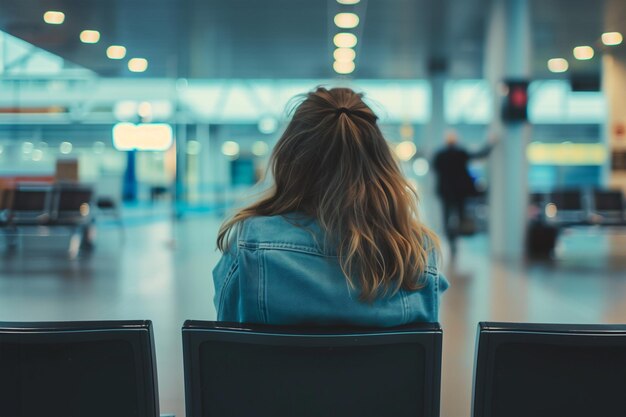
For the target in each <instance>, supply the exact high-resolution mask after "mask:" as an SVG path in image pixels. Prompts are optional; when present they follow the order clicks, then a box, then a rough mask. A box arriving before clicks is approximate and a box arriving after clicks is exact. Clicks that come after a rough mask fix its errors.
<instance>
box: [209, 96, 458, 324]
mask: <svg viewBox="0 0 626 417" xmlns="http://www.w3.org/2000/svg"><path fill="white" fill-rule="evenodd" d="M377 120H378V118H377V116H376V114H375V113H374V112H373V111H372V109H371V108H369V106H367V104H366V103H365V102H364V101H363V99H362V96H361V95H360V94H357V93H355V92H354V91H352V90H351V89H348V88H333V89H330V90H327V89H325V88H318V89H317V90H315V91H312V92H310V93H308V94H307V95H306V96H304V97H303V101H302V102H301V103H300V104H299V105H298V106H297V108H296V109H295V111H294V113H293V117H292V119H291V121H290V122H289V124H288V125H287V127H286V129H285V131H284V132H283V134H282V136H281V138H280V139H279V140H278V142H277V143H276V146H275V147H274V150H273V151H272V156H271V158H270V169H271V174H272V177H271V180H272V182H273V184H272V187H271V188H270V189H269V190H268V191H267V192H266V193H265V195H264V196H263V197H262V198H260V199H259V200H258V201H256V202H255V203H253V204H251V205H249V206H248V207H245V208H243V209H241V210H239V211H238V212H237V213H236V214H235V215H234V216H233V217H232V218H231V219H230V220H228V221H226V222H225V223H224V224H223V225H222V228H221V229H220V232H219V236H218V248H219V249H220V250H222V251H223V252H224V257H223V259H222V261H220V264H219V265H218V267H217V268H216V270H215V272H214V277H215V282H216V294H217V298H216V306H217V309H218V318H219V319H220V320H234V321H243V322H260V323H274V324H277V323H285V324H286V323H307V324H318V325H321V324H348V323H349V324H360V325H366V326H392V325H397V324H402V323H407V322H413V321H436V320H437V310H438V295H439V293H440V292H441V291H443V290H444V289H445V288H446V287H447V283H446V282H445V279H441V278H439V276H438V274H437V271H436V269H435V263H434V259H435V258H436V256H435V253H436V252H437V251H438V248H439V246H438V239H437V237H436V236H435V234H434V233H433V232H432V231H430V229H428V227H426V226H425V225H424V224H422V223H421V222H420V220H419V216H418V209H417V202H418V198H417V194H416V190H415V188H414V187H413V186H412V185H411V184H410V183H409V181H408V180H407V179H406V178H405V177H404V175H403V174H402V171H401V169H400V166H399V165H398V163H397V161H396V160H395V159H394V156H393V153H392V152H391V149H390V148H389V144H388V143H387V141H386V140H385V138H384V136H383V134H382V132H381V130H380V128H379V126H378V123H377Z"/></svg>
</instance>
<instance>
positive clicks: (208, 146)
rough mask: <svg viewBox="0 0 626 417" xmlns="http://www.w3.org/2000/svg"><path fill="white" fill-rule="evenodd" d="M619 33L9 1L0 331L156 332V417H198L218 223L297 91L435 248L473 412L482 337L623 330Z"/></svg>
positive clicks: (589, 5)
mask: <svg viewBox="0 0 626 417" xmlns="http://www.w3.org/2000/svg"><path fill="white" fill-rule="evenodd" d="M624 35H626V2H624V1H623V0H438V1H435V0H314V1H311V0H265V1H258V0H234V1H218V0H106V1H105V0H0V322H46V321H91V320H151V321H152V323H153V326H154V341H155V349H156V363H157V365H156V366H157V371H158V394H159V395H158V398H159V405H160V413H161V414H165V415H176V416H181V417H182V416H185V415H188V416H189V415H190V414H189V411H188V410H189V409H187V411H186V407H185V382H184V371H183V359H182V358H183V345H182V343H181V327H182V325H183V322H184V321H185V320H188V319H193V320H207V321H212V320H216V319H217V313H216V308H215V306H214V301H213V300H214V294H215V289H214V284H213V276H212V270H213V268H214V267H215V265H216V264H217V262H218V260H219V259H220V257H221V253H220V252H219V251H218V250H217V248H216V239H217V233H218V230H219V227H220V225H221V224H222V222H223V221H224V220H225V219H226V218H228V217H229V216H230V215H232V214H233V213H234V211H235V210H236V209H237V208H238V207H243V206H244V205H245V204H247V203H249V202H250V201H253V200H254V199H255V198H257V197H258V195H259V194H260V193H261V192H262V191H263V190H265V189H266V188H267V186H268V181H269V179H268V176H267V175H266V174H267V169H268V162H269V158H270V156H271V154H272V150H273V149H274V145H275V144H276V142H277V141H278V139H279V138H280V137H281V134H282V133H283V131H284V129H285V127H286V126H287V124H288V122H289V120H290V117H291V115H292V113H290V111H289V109H290V108H292V107H293V105H294V102H297V101H294V100H297V97H296V96H298V95H300V94H303V93H307V92H309V91H311V90H313V89H315V88H316V87H317V86H325V87H328V88H330V87H349V88H351V89H354V90H355V91H357V92H361V93H363V94H364V100H365V101H366V103H367V104H368V105H369V106H370V107H371V108H372V109H373V110H374V111H375V112H376V114H377V116H378V124H379V126H380V128H381V130H382V132H383V134H384V136H385V138H386V139H387V141H388V144H389V146H390V148H391V150H392V151H393V154H394V155H395V157H396V159H397V161H398V164H399V165H400V167H401V169H402V171H403V173H404V175H405V176H406V177H407V178H408V179H409V182H410V183H411V185H412V186H413V187H415V188H416V190H417V193H418V194H419V198H420V202H419V204H420V209H419V210H420V217H421V219H422V220H423V221H424V222H425V223H426V224H427V225H428V226H429V227H431V228H432V229H433V230H434V231H435V232H436V233H437V234H438V235H439V236H440V238H441V242H442V256H441V260H440V266H439V268H440V271H441V273H442V274H443V275H445V276H446V277H447V279H448V281H449V283H450V287H449V289H448V290H447V291H446V292H444V293H443V295H442V297H441V301H440V313H439V321H440V323H441V327H442V329H443V354H442V358H443V359H442V370H441V405H440V409H441V416H444V417H467V416H469V415H471V408H472V386H473V384H474V382H473V378H474V368H475V354H476V352H475V348H476V334H477V326H478V323H479V322H482V321H491V322H526V323H560V324H574V323H576V324H626V302H624V301H625V300H626V211H625V208H626V206H625V199H624V193H625V192H626V44H625V43H624V42H623V36H624ZM294 97H296V99H294ZM450 138H453V139H454V141H455V142H456V143H457V145H456V146H458V147H462V148H463V149H465V150H467V152H468V153H469V154H470V155H473V156H475V158H472V159H470V161H469V163H468V170H469V174H470V175H471V178H472V181H473V185H472V193H471V195H469V196H468V197H467V199H466V201H465V202H464V203H465V213H464V215H463V216H461V215H460V214H458V215H457V216H454V215H453V216H452V218H448V217H447V216H448V215H449V213H445V212H444V211H443V210H442V206H443V201H442V199H441V197H440V195H439V194H438V193H437V185H436V184H437V175H438V171H437V169H436V167H435V158H436V156H437V155H438V154H439V152H441V151H442V149H444V148H445V147H446V146H447V141H449V140H450ZM448 222H451V224H452V225H453V228H454V229H455V231H454V233H450V231H449V228H450V225H448ZM446 225H447V226H446ZM0 327H1V326H0ZM1 340H2V339H1V338H0V341H1ZM0 356H2V349H1V348H0ZM0 398H1V397H0ZM0 406H1V404H0ZM186 413H187V414H186ZM0 415H4V414H2V412H0ZM120 415H125V414H124V413H122V414H120ZM328 415H335V414H332V413H330V414H328ZM538 415H543V414H538ZM607 415H609V414H607Z"/></svg>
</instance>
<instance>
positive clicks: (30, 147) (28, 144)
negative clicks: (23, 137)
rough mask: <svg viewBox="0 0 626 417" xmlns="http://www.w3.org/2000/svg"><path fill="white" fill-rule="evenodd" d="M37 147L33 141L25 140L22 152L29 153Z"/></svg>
mask: <svg viewBox="0 0 626 417" xmlns="http://www.w3.org/2000/svg"><path fill="white" fill-rule="evenodd" d="M33 149H35V145H33V143H32V142H24V143H22V152H23V153H26V154H29V153H31V152H32V151H33Z"/></svg>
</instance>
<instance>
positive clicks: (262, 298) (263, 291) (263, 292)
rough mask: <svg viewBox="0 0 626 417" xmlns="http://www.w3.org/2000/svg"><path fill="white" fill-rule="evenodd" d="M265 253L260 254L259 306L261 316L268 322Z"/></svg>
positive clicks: (264, 321)
mask: <svg viewBox="0 0 626 417" xmlns="http://www.w3.org/2000/svg"><path fill="white" fill-rule="evenodd" d="M264 261H265V260H264V257H263V253H262V252H259V254H258V264H259V294H258V306H259V318H260V319H261V321H262V322H263V323H267V322H268V321H267V312H266V298H267V283H266V282H265V266H264Z"/></svg>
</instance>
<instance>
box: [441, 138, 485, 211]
mask: <svg viewBox="0 0 626 417" xmlns="http://www.w3.org/2000/svg"><path fill="white" fill-rule="evenodd" d="M490 151H491V146H487V147H485V148H484V149H482V150H481V151H479V152H476V153H469V152H467V151H466V150H465V149H463V148H461V147H459V146H456V145H454V146H447V147H445V148H444V149H442V150H441V151H439V152H437V154H436V155H435V159H434V168H435V172H436V173H437V194H439V196H440V197H441V198H443V199H446V200H454V199H462V198H466V197H468V196H471V195H473V194H475V193H476V187H475V186H474V180H473V179H472V177H471V175H470V173H469V171H468V169H467V164H468V162H469V161H470V160H471V159H474V158H483V157H486V156H487V155H488V154H489V152H490Z"/></svg>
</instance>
